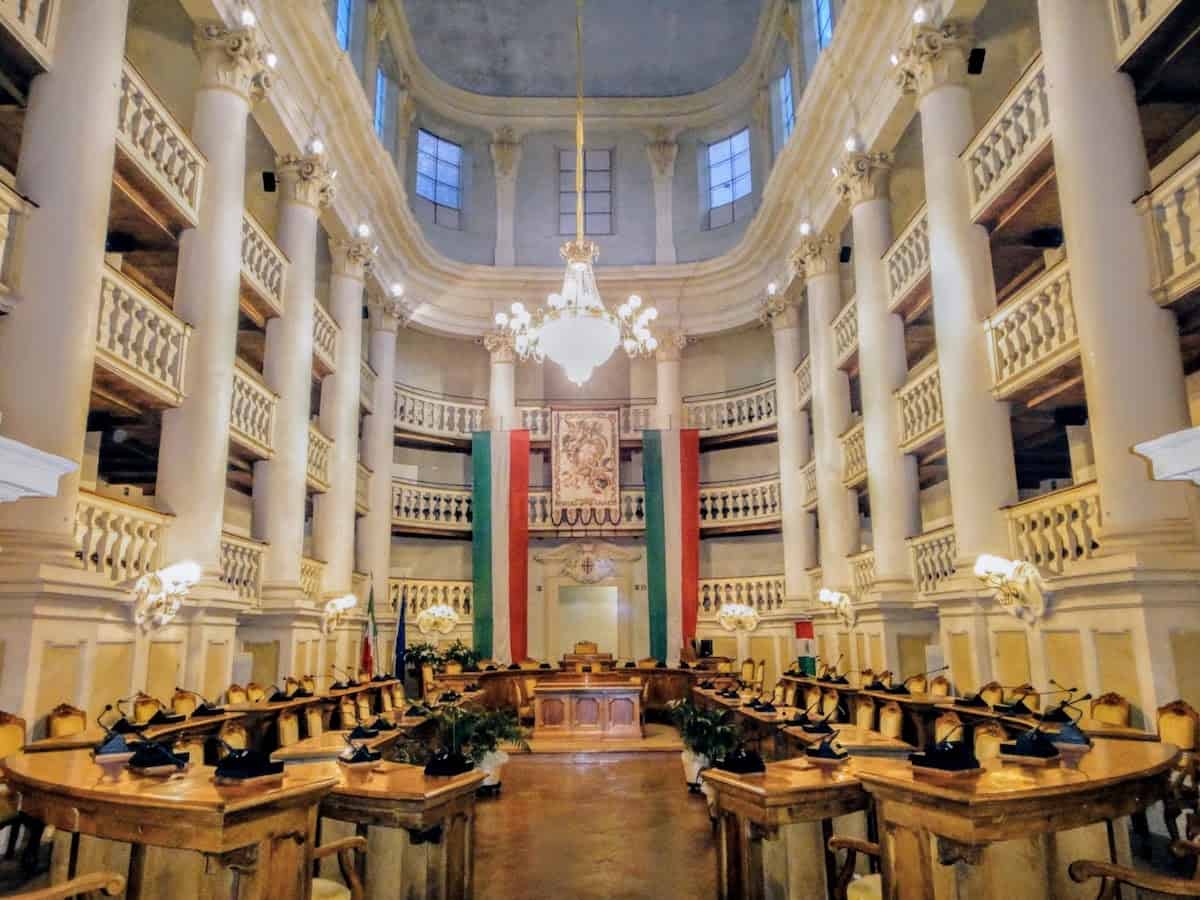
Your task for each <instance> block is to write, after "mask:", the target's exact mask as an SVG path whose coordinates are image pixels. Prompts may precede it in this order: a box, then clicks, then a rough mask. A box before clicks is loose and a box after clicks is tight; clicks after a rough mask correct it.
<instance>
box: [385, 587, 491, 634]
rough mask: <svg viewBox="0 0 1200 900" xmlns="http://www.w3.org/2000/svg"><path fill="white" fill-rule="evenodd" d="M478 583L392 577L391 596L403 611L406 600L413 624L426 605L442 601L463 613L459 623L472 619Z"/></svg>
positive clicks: (396, 607)
mask: <svg viewBox="0 0 1200 900" xmlns="http://www.w3.org/2000/svg"><path fill="white" fill-rule="evenodd" d="M473 592H474V584H473V583H472V582H471V581H470V580H455V579H450V578H390V579H388V597H389V599H390V600H391V602H392V605H393V607H394V608H395V609H396V610H397V611H399V609H400V604H404V607H405V611H406V613H407V614H408V621H409V626H408V627H409V628H413V627H414V624H415V623H414V620H415V618H416V616H417V615H418V614H419V613H420V612H421V610H423V609H428V608H429V607H431V606H435V605H438V604H441V605H443V606H448V607H450V608H451V609H452V610H454V611H455V612H456V613H458V616H459V624H462V623H463V622H469V621H470V620H471V608H472V600H473Z"/></svg>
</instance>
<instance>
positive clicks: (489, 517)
mask: <svg viewBox="0 0 1200 900" xmlns="http://www.w3.org/2000/svg"><path fill="white" fill-rule="evenodd" d="M471 469H472V479H471V509H472V513H471V515H472V519H471V545H472V546H471V572H472V580H473V582H474V585H473V587H474V600H473V604H474V610H473V612H474V616H475V624H474V634H473V637H474V645H475V649H476V650H477V651H479V653H480V654H481V655H482V656H483V658H484V659H494V660H496V662H497V663H502V664H505V665H507V664H508V663H511V662H513V661H514V660H521V659H524V658H525V657H526V656H527V655H528V637H527V627H528V626H527V623H528V621H529V615H528V608H529V561H528V554H529V432H528V431H477V432H475V433H474V434H473V435H472V436H471Z"/></svg>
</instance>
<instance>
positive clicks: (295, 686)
mask: <svg viewBox="0 0 1200 900" xmlns="http://www.w3.org/2000/svg"><path fill="white" fill-rule="evenodd" d="M298 690H300V679H299V678H293V677H292V676H291V675H289V676H288V677H287V678H285V679H283V692H284V693H285V694H287V695H288V696H289V697H293V696H295V694H296V691H298Z"/></svg>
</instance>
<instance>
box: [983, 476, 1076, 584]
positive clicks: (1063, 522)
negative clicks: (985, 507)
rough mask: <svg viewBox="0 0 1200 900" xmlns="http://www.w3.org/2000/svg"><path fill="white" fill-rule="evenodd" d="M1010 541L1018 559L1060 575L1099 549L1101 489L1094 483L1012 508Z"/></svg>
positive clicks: (1053, 493) (1044, 495)
mask: <svg viewBox="0 0 1200 900" xmlns="http://www.w3.org/2000/svg"><path fill="white" fill-rule="evenodd" d="M1004 515H1005V518H1006V519H1007V520H1008V539H1009V544H1010V545H1011V546H1010V549H1011V551H1012V555H1013V557H1014V558H1015V559H1023V560H1025V561H1026V562H1031V563H1033V564H1034V565H1035V566H1037V567H1038V568H1039V569H1041V570H1042V571H1044V572H1049V573H1050V574H1053V575H1061V574H1063V573H1064V572H1066V571H1068V570H1069V569H1070V567H1071V564H1072V563H1074V562H1075V561H1076V560H1079V559H1091V558H1092V557H1093V556H1094V555H1095V552H1096V550H1097V549H1098V548H1099V546H1100V489H1099V486H1098V485H1097V484H1096V482H1094V481H1089V482H1086V483H1085V484H1080V485H1075V486H1073V487H1069V488H1063V489H1062V490H1058V491H1051V492H1050V493H1048V494H1043V495H1042V496H1040V497H1034V498H1033V499H1031V500H1026V501H1025V502H1024V503H1018V504H1017V505H1016V506H1010V507H1008V508H1007V509H1006V510H1005V511H1004Z"/></svg>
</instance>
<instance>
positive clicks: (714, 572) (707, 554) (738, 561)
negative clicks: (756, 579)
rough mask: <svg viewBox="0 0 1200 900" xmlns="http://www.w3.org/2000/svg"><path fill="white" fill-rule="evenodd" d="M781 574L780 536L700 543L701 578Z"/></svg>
mask: <svg viewBox="0 0 1200 900" xmlns="http://www.w3.org/2000/svg"><path fill="white" fill-rule="evenodd" d="M782 572H783V539H782V537H781V536H780V535H779V534H753V535H736V536H735V535H730V536H728V537H711V538H704V539H702V540H701V541H700V577H701V578H733V577H736V576H738V575H778V574H781V573H782Z"/></svg>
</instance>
